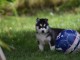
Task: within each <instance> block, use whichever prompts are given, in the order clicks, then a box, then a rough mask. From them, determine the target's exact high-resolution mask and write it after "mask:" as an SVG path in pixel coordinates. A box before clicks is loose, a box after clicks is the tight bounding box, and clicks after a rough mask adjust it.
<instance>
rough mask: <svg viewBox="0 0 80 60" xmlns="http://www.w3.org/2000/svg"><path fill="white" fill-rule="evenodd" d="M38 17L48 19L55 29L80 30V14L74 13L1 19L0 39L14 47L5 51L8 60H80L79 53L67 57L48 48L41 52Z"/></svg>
mask: <svg viewBox="0 0 80 60" xmlns="http://www.w3.org/2000/svg"><path fill="white" fill-rule="evenodd" d="M37 17H40V18H48V19H49V20H48V21H49V25H50V26H51V27H53V28H65V29H75V30H79V29H80V14H74V13H71V14H69V13H66V14H59V15H58V14H53V15H50V13H45V12H44V13H39V14H37V15H34V16H24V17H15V16H11V17H10V16H5V17H1V18H0V39H2V40H4V41H5V42H6V43H8V44H9V45H10V46H11V47H14V50H12V51H7V50H5V49H3V50H4V52H5V55H6V57H7V60H80V54H79V53H77V54H68V55H65V54H63V53H60V52H56V51H50V50H49V48H48V47H46V48H45V51H44V52H40V51H39V50H38V45H37V42H36V37H35V23H36V18H37Z"/></svg>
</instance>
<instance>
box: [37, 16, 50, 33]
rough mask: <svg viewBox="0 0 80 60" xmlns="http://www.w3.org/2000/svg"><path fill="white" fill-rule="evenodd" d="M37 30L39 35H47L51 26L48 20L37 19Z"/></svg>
mask: <svg viewBox="0 0 80 60" xmlns="http://www.w3.org/2000/svg"><path fill="white" fill-rule="evenodd" d="M36 22H37V23H36V30H37V32H38V33H47V32H48V30H49V24H48V19H44V18H42V19H39V18H37V21H36Z"/></svg>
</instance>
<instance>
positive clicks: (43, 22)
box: [36, 18, 63, 51]
mask: <svg viewBox="0 0 80 60" xmlns="http://www.w3.org/2000/svg"><path fill="white" fill-rule="evenodd" d="M62 30H63V29H57V28H50V27H49V24H48V19H46V18H41V19H39V18H37V20H36V38H37V41H38V43H39V49H40V50H41V51H43V50H44V45H45V44H46V43H47V44H49V46H50V50H55V39H56V37H57V35H58V34H59V33H60V32H61V31H62Z"/></svg>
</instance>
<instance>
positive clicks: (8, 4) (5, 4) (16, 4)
mask: <svg viewBox="0 0 80 60" xmlns="http://www.w3.org/2000/svg"><path fill="white" fill-rule="evenodd" d="M43 10H45V11H52V12H57V13H60V12H65V11H66V12H67V11H68V12H69V11H70V12H75V13H78V12H80V0H0V15H9V16H10V15H15V14H17V15H28V14H29V15H34V14H36V13H37V12H38V11H43Z"/></svg>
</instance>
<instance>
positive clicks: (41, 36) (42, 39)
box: [36, 34, 51, 44]
mask: <svg viewBox="0 0 80 60" xmlns="http://www.w3.org/2000/svg"><path fill="white" fill-rule="evenodd" d="M36 38H37V39H38V40H39V42H41V43H43V44H45V42H49V41H50V40H51V37H50V36H48V37H47V34H36Z"/></svg>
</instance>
